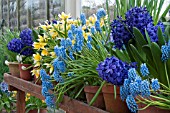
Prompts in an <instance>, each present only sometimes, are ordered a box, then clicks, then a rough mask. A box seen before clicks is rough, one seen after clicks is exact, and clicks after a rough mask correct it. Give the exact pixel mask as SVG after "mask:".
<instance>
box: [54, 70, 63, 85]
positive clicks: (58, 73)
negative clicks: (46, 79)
mask: <svg viewBox="0 0 170 113" xmlns="http://www.w3.org/2000/svg"><path fill="white" fill-rule="evenodd" d="M53 77H54V79H55V81H56V82H59V83H62V82H63V81H64V80H63V77H62V76H61V75H60V72H58V71H57V70H55V71H54V73H53Z"/></svg>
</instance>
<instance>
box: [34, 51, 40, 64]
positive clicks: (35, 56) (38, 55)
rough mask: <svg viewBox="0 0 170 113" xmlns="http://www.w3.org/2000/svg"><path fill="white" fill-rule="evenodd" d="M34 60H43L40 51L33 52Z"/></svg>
mask: <svg viewBox="0 0 170 113" xmlns="http://www.w3.org/2000/svg"><path fill="white" fill-rule="evenodd" d="M33 58H34V61H36V62H38V61H41V59H42V57H41V56H40V54H39V53H36V54H33Z"/></svg>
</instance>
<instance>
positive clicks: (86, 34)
mask: <svg viewBox="0 0 170 113" xmlns="http://www.w3.org/2000/svg"><path fill="white" fill-rule="evenodd" d="M89 35H90V33H85V32H84V31H83V37H84V38H85V39H86V40H87V39H88V36H89Z"/></svg>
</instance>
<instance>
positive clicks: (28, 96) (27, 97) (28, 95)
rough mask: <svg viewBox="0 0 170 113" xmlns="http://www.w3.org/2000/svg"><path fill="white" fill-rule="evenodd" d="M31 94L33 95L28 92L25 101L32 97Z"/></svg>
mask: <svg viewBox="0 0 170 113" xmlns="http://www.w3.org/2000/svg"><path fill="white" fill-rule="evenodd" d="M30 96H31V95H30V94H29V93H27V94H26V97H25V101H28V100H29V99H30Z"/></svg>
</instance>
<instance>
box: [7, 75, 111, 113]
mask: <svg viewBox="0 0 170 113" xmlns="http://www.w3.org/2000/svg"><path fill="white" fill-rule="evenodd" d="M4 81H5V82H6V83H7V84H9V85H10V86H13V87H15V88H17V89H19V90H21V91H23V92H25V93H30V94H31V95H33V96H35V97H37V98H40V99H41V100H44V99H45V98H44V97H43V96H42V95H41V89H42V87H41V86H39V85H36V84H33V83H32V82H30V81H25V80H22V79H20V78H17V77H14V76H11V75H10V74H7V73H5V74H4ZM60 108H61V109H63V110H64V111H66V112H67V113H108V112H107V111H103V110H101V109H98V108H96V107H92V106H89V105H87V104H85V103H83V102H80V101H77V100H74V99H71V98H69V97H68V96H64V97H63V101H62V103H61V104H60ZM78 108H81V109H78Z"/></svg>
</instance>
